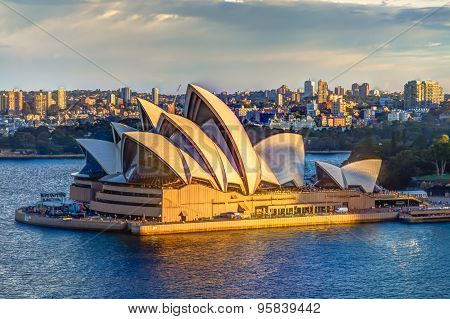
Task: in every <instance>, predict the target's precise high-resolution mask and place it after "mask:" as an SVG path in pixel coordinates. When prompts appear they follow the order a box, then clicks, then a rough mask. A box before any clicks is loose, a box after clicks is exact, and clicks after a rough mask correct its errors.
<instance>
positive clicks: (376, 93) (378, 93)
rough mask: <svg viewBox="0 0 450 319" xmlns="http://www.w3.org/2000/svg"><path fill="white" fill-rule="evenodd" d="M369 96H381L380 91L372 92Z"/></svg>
mask: <svg viewBox="0 0 450 319" xmlns="http://www.w3.org/2000/svg"><path fill="white" fill-rule="evenodd" d="M369 96H380V90H377V89H374V90H370V91H369Z"/></svg>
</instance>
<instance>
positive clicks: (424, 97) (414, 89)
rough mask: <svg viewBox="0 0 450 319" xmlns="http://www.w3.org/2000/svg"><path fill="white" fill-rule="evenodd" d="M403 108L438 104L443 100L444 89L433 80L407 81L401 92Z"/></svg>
mask: <svg viewBox="0 0 450 319" xmlns="http://www.w3.org/2000/svg"><path fill="white" fill-rule="evenodd" d="M403 98H404V107H405V109H421V108H430V107H436V106H439V105H440V103H441V102H443V101H444V90H443V89H442V87H441V86H440V85H439V83H438V82H435V81H409V82H408V83H406V84H405V86H404V92H403Z"/></svg>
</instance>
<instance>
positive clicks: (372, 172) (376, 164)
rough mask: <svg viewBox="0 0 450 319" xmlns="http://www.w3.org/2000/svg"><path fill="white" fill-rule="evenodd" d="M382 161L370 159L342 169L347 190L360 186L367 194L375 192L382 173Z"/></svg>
mask: <svg viewBox="0 0 450 319" xmlns="http://www.w3.org/2000/svg"><path fill="white" fill-rule="evenodd" d="M380 168H381V160H380V159H368V160H363V161H358V162H353V163H350V164H347V165H345V166H343V167H342V168H341V170H342V173H343V175H344V178H345V183H346V185H347V188H349V187H352V186H360V187H362V189H363V190H364V191H365V192H367V193H371V192H373V190H374V188H375V184H376V182H377V178H378V174H379V173H380Z"/></svg>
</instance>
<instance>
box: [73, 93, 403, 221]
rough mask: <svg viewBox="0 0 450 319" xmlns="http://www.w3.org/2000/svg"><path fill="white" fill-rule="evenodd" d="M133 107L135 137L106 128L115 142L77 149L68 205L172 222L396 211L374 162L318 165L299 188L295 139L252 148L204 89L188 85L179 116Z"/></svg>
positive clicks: (144, 105)
mask: <svg viewBox="0 0 450 319" xmlns="http://www.w3.org/2000/svg"><path fill="white" fill-rule="evenodd" d="M138 102H139V103H138V104H139V108H140V120H141V126H140V127H141V128H140V130H137V129H135V128H132V127H128V126H126V125H123V124H119V123H112V124H111V126H112V132H113V141H112V142H109V141H102V140H93V139H79V140H78V143H79V144H80V146H81V148H82V149H83V152H84V153H85V155H86V163H85V165H84V167H83V168H82V169H81V170H80V171H79V172H77V173H74V174H73V177H74V182H73V184H72V185H71V188H70V196H71V198H72V199H74V200H78V201H82V202H85V203H88V204H89V206H90V209H91V210H93V211H96V212H98V213H101V214H107V215H116V216H132V217H134V218H136V217H138V218H145V220H147V221H155V222H163V223H170V222H180V221H195V220H207V219H212V218H214V217H217V216H219V215H220V214H223V213H226V212H239V213H241V214H242V215H243V216H247V217H255V218H256V217H266V216H277V215H289V214H292V215H303V214H305V215H306V214H316V213H323V212H331V211H334V210H335V209H337V208H339V207H347V208H348V209H349V210H355V211H357V210H364V209H369V208H375V207H383V206H386V205H395V204H396V203H397V204H398V203H399V198H398V197H392V196H389V195H387V194H383V193H379V192H377V191H376V190H377V186H376V181H377V177H378V173H379V171H380V166H381V160H376V159H373V160H365V161H360V162H354V163H350V164H348V165H345V166H343V167H336V166H333V165H331V164H327V163H322V162H317V163H316V170H317V182H316V184H315V185H314V186H312V185H305V183H304V164H305V154H304V146H303V139H302V136H301V135H298V134H293V133H280V134H276V135H272V136H269V137H267V138H266V139H263V140H262V141H260V142H259V143H257V144H256V145H252V143H251V141H250V139H249V137H248V135H247V133H246V131H245V129H244V127H243V126H242V125H241V123H240V121H239V120H238V118H237V117H236V116H235V115H234V113H233V112H232V111H231V110H230V109H229V108H228V106H227V105H225V104H224V103H223V102H222V101H221V100H220V99H219V98H218V97H216V96H215V95H214V94H212V93H210V92H208V91H207V90H205V89H203V88H201V87H198V86H195V85H189V86H188V88H187V92H186V102H185V105H184V109H183V116H180V115H176V114H171V113H168V112H166V111H164V110H163V109H162V108H160V107H158V106H156V105H154V104H152V103H150V102H148V101H145V100H142V99H139V100H138ZM400 202H401V201H400Z"/></svg>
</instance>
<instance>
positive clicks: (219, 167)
mask: <svg viewBox="0 0 450 319" xmlns="http://www.w3.org/2000/svg"><path fill="white" fill-rule="evenodd" d="M166 122H169V123H170V125H169V127H167V126H166ZM156 131H157V132H158V133H159V134H162V135H165V136H166V137H168V138H170V139H171V140H172V142H173V143H174V144H175V145H177V146H178V147H179V148H182V149H184V150H185V151H186V152H187V153H189V151H190V153H189V155H191V156H192V157H194V158H195V157H197V156H196V154H199V155H200V157H201V159H200V160H201V161H203V162H204V163H205V166H207V169H208V171H209V172H210V173H211V177H213V178H214V180H215V181H216V183H217V184H218V185H219V186H220V189H221V190H222V191H225V192H226V191H227V187H228V183H229V182H230V183H234V184H237V185H239V186H240V187H242V188H243V185H242V179H241V178H240V177H239V175H238V173H237V172H236V171H235V170H234V169H233V167H232V165H231V163H230V162H229V160H228V159H227V157H226V156H225V154H224V153H223V152H222V151H221V150H220V148H218V147H217V146H216V144H215V143H214V142H213V141H212V140H211V139H210V138H209V137H208V136H207V135H206V134H205V133H204V132H203V131H202V130H201V129H200V127H199V126H198V125H197V124H195V123H194V122H192V121H190V120H188V119H186V118H184V117H182V116H179V115H175V114H170V113H163V114H162V115H161V120H160V121H159V123H158V126H157V128H156ZM177 133H181V134H183V136H184V138H186V139H187V140H188V141H189V143H190V144H191V145H192V146H193V147H194V148H195V150H188V147H187V145H186V144H187V143H186V142H184V141H183V140H181V141H178V139H177V138H176V137H177ZM167 135H169V136H167ZM183 142H184V143H183ZM178 144H183V145H178ZM194 153H195V154H194Z"/></svg>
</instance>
